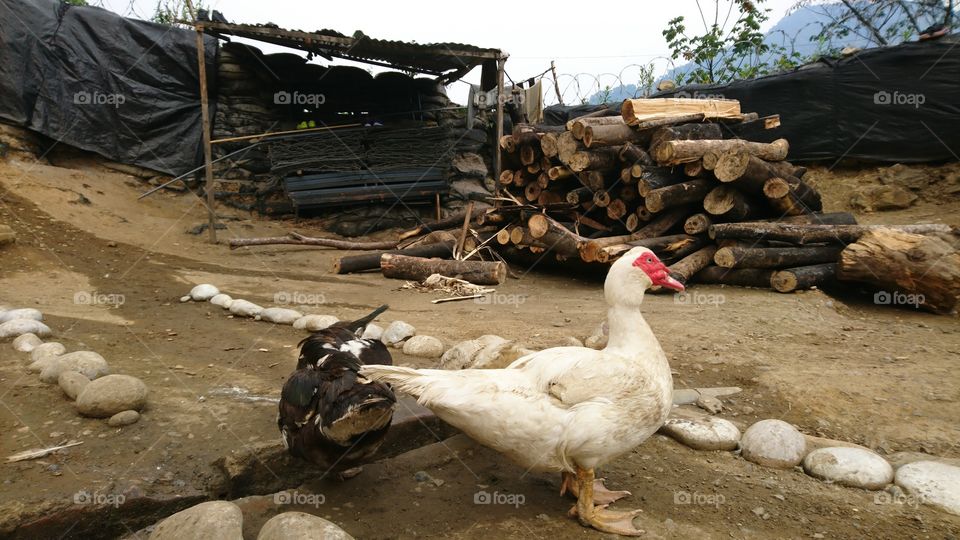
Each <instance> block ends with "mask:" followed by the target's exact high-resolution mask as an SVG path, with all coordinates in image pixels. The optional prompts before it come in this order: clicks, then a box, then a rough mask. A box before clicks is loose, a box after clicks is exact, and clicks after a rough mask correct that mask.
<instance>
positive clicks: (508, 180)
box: [500, 169, 516, 186]
mask: <svg viewBox="0 0 960 540" xmlns="http://www.w3.org/2000/svg"><path fill="white" fill-rule="evenodd" d="M515 172H516V171H511V170H510V169H504V170H503V172H501V173H500V185H501V186H509V185H510V184H512V183H513V175H514V173H515Z"/></svg>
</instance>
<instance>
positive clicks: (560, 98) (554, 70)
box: [550, 60, 563, 105]
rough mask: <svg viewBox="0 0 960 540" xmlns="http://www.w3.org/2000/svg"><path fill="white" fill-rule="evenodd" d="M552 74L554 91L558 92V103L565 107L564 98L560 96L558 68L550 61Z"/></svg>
mask: <svg viewBox="0 0 960 540" xmlns="http://www.w3.org/2000/svg"><path fill="white" fill-rule="evenodd" d="M550 72H551V73H553V89H554V90H556V91H557V103H559V104H560V105H563V96H561V95H560V83H559V82H557V67H556V66H555V65H554V64H553V60H551V61H550Z"/></svg>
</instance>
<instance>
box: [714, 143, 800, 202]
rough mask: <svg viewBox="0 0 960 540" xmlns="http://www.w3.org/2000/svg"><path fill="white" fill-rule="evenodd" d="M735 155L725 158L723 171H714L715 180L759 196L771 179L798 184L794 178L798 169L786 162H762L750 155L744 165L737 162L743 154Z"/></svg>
mask: <svg viewBox="0 0 960 540" xmlns="http://www.w3.org/2000/svg"><path fill="white" fill-rule="evenodd" d="M736 154H737V155H736V156H731V157H727V158H726V159H727V162H726V163H725V165H724V167H725V169H724V170H723V171H717V170H714V176H716V177H717V180H720V181H721V182H731V183H733V184H734V185H736V186H737V189H740V190H742V191H744V192H745V193H750V194H754V195H759V194H761V193H762V192H763V187H764V184H766V182H767V180H770V179H771V178H778V177H779V178H783V179H785V180H786V181H787V182H789V183H791V184H799V183H800V179H799V178H796V177H795V176H794V174H795V173H796V172H797V170H798V169H797V168H796V167H794V166H793V165H791V164H789V163H787V162H786V161H764V160H762V159H760V158H758V157H756V156H752V155H751V156H748V157H747V161H746V162H745V163H741V162H740V161H739V160H740V159H742V158H741V156H742V154H743V152H737V153H736ZM718 166H719V161H718Z"/></svg>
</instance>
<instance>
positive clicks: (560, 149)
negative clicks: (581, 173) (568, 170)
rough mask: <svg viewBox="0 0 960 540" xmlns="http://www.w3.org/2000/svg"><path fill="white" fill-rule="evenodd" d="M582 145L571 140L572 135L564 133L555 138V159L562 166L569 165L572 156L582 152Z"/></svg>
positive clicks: (567, 132)
mask: <svg viewBox="0 0 960 540" xmlns="http://www.w3.org/2000/svg"><path fill="white" fill-rule="evenodd" d="M585 148H586V147H585V146H583V143H581V142H580V141H578V140H576V139H574V138H573V133H570V132H569V131H564V132H563V133H561V134H560V136H559V137H557V157H558V158H560V161H561V162H562V163H564V164H567V163H569V161H570V158H572V157H573V155H574V154H576V153H577V152H580V151H582V150H584V149H585Z"/></svg>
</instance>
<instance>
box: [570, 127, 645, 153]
mask: <svg viewBox="0 0 960 540" xmlns="http://www.w3.org/2000/svg"><path fill="white" fill-rule="evenodd" d="M649 139H650V133H649V132H644V131H637V130H635V129H634V128H632V127H630V126H628V125H626V124H609V125H605V126H587V127H586V128H585V129H584V130H583V137H582V140H583V144H584V145H585V146H586V147H587V148H594V147H597V146H620V145H622V144H625V143H635V144H644V143H645V142H646V141H648V140H649Z"/></svg>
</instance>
